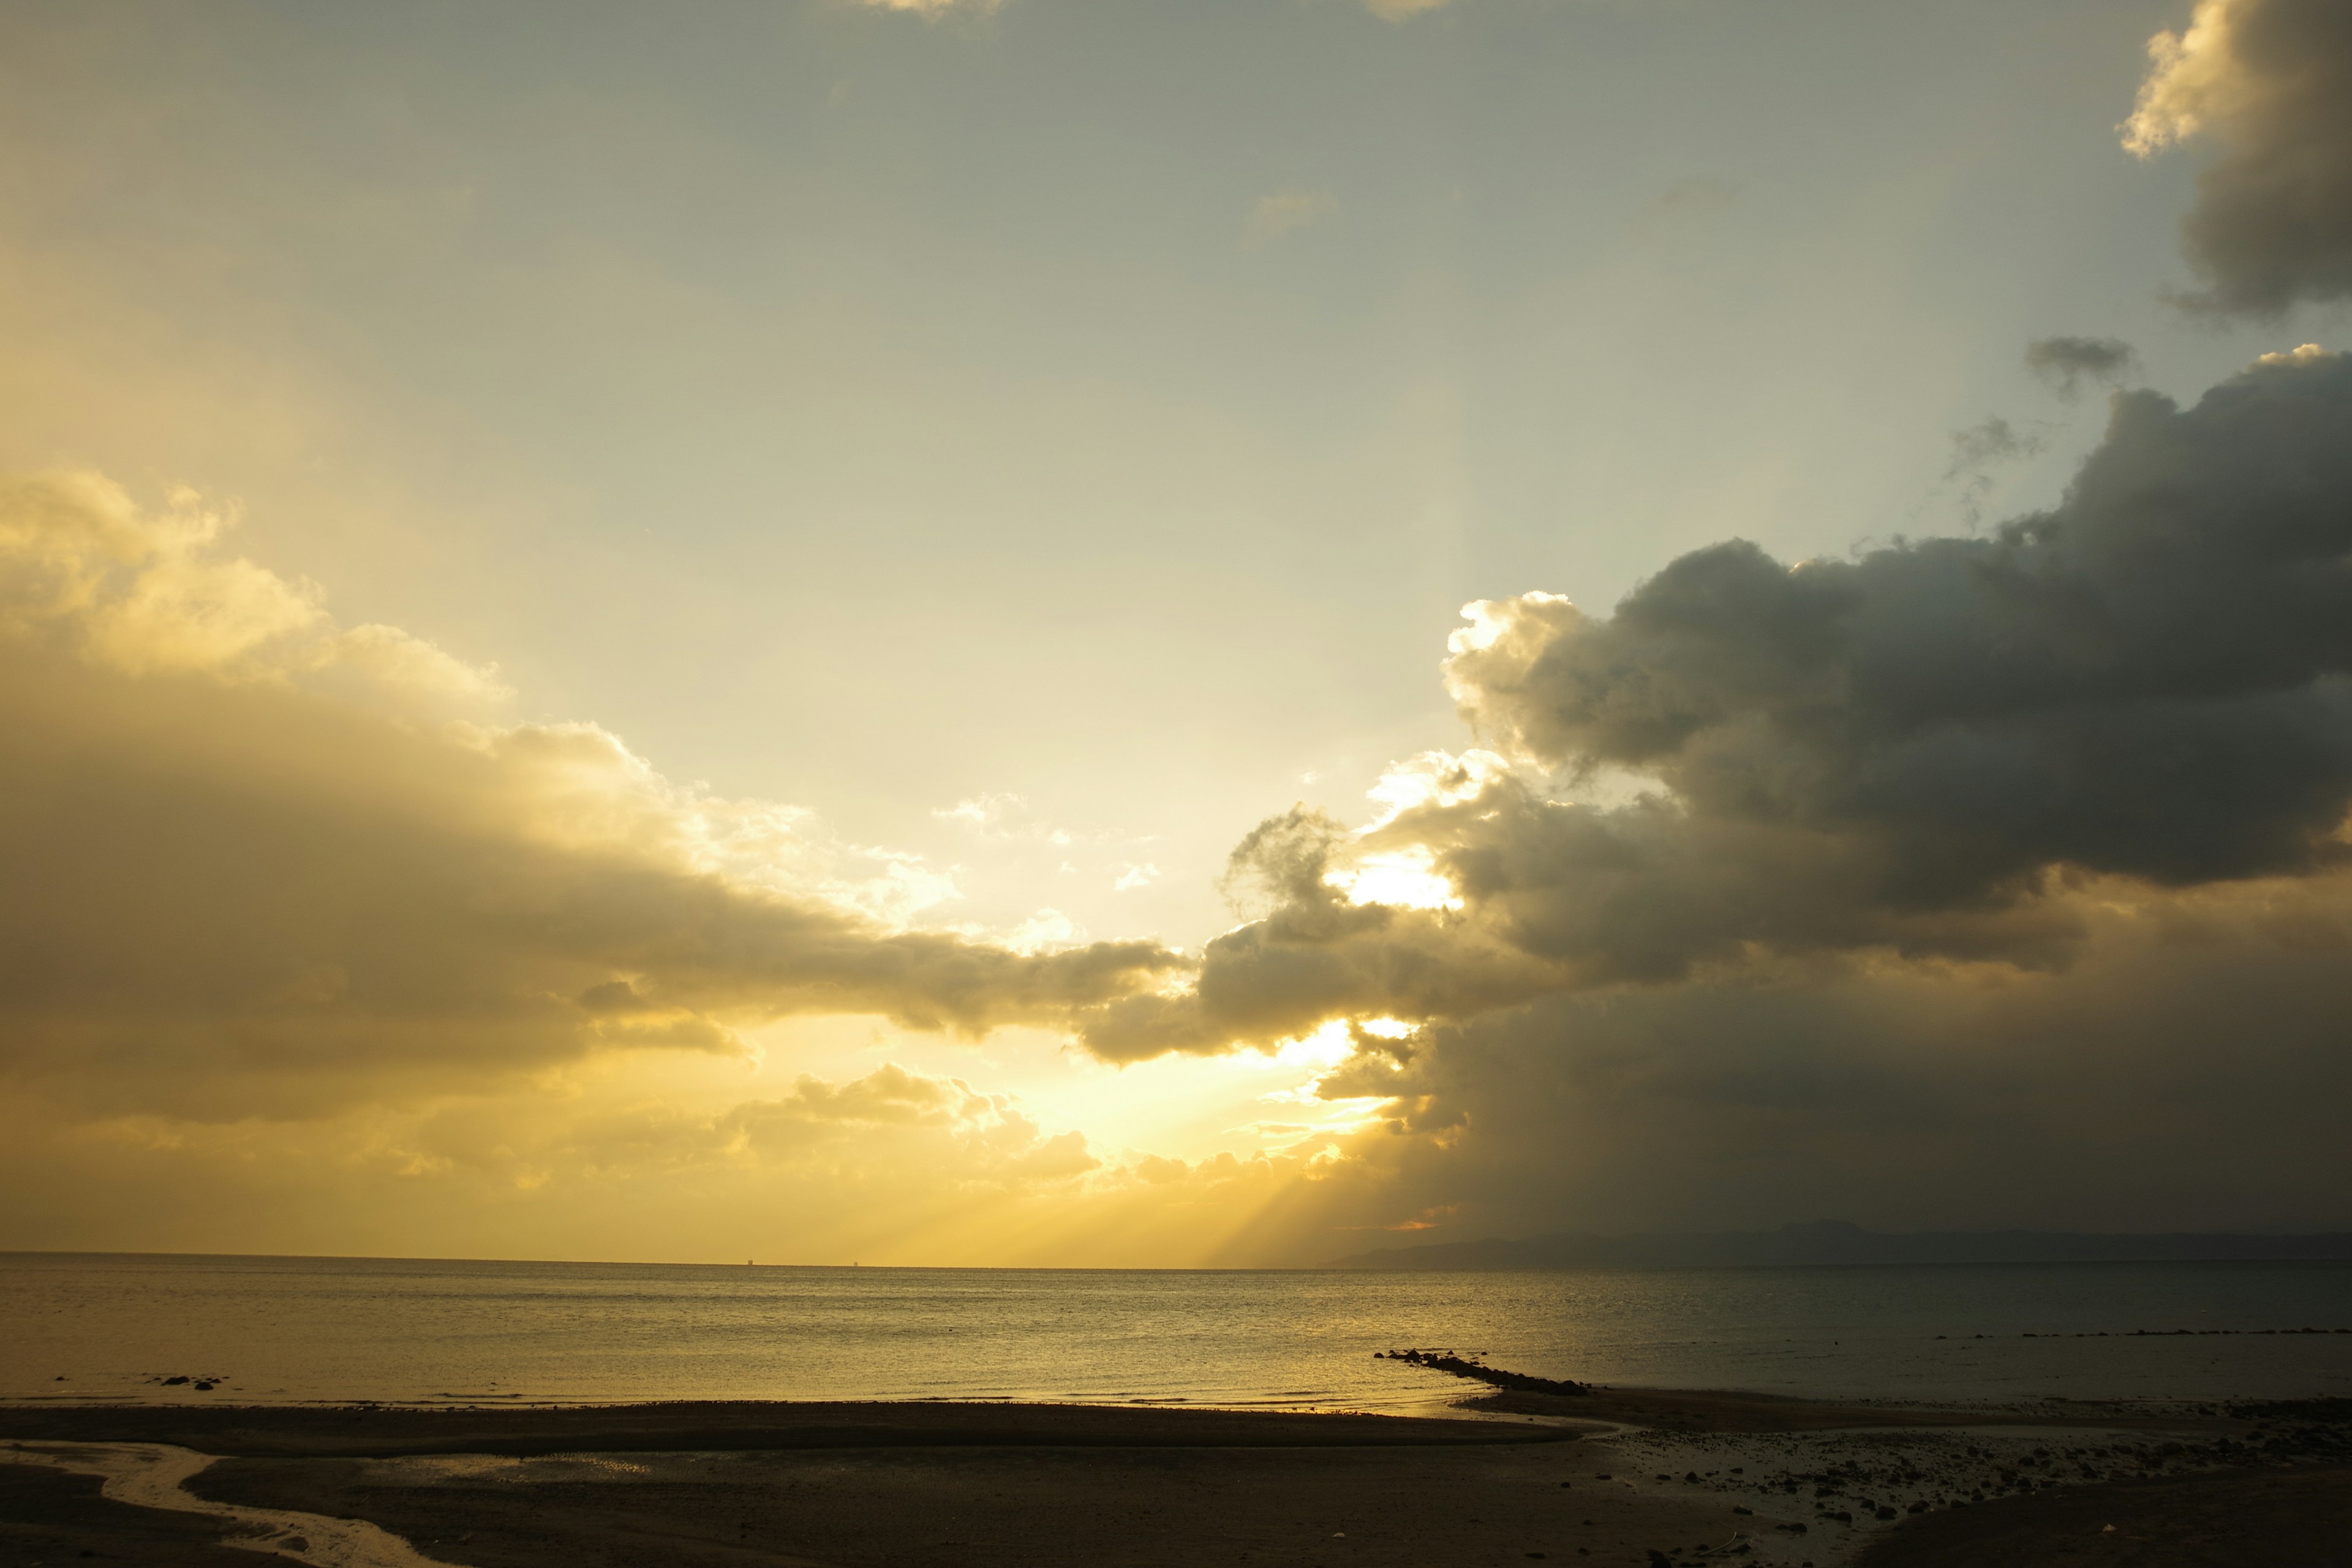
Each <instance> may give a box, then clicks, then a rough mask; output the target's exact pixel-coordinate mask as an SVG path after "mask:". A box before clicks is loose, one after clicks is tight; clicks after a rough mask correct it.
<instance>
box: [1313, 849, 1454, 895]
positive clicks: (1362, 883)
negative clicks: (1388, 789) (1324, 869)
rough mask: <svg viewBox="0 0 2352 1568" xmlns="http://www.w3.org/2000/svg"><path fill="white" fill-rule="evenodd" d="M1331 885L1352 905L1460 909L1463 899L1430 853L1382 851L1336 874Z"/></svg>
mask: <svg viewBox="0 0 2352 1568" xmlns="http://www.w3.org/2000/svg"><path fill="white" fill-rule="evenodd" d="M1328 880H1329V881H1330V884H1331V885H1332V886H1333V887H1335V888H1338V889H1340V890H1341V891H1343V892H1345V893H1346V894H1347V895H1348V901H1349V903H1351V904H1393V905H1397V906H1399V907H1401V908H1404V909H1413V910H1458V909H1460V908H1461V907H1462V896H1461V895H1460V894H1459V893H1456V892H1455V891H1454V884H1453V883H1452V882H1451V881H1449V880H1448V879H1446V878H1445V877H1444V875H1443V874H1441V873H1440V872H1439V871H1438V869H1437V866H1436V862H1435V861H1434V860H1433V859H1432V858H1431V857H1430V853H1429V851H1428V850H1426V849H1423V848H1421V847H1417V846H1416V847H1412V848H1410V849H1397V850H1383V851H1381V853H1379V854H1376V855H1367V856H1365V857H1364V858H1363V859H1362V860H1360V861H1359V862H1358V863H1357V864H1356V865H1355V866H1353V867H1351V868H1348V869H1346V870H1343V871H1335V872H1333V873H1332V874H1331V876H1330V878H1329V879H1328Z"/></svg>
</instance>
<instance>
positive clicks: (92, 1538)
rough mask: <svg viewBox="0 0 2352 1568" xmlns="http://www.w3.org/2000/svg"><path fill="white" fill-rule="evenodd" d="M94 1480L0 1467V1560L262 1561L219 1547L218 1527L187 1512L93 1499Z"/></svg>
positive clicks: (14, 1564) (240, 1567) (219, 1567)
mask: <svg viewBox="0 0 2352 1568" xmlns="http://www.w3.org/2000/svg"><path fill="white" fill-rule="evenodd" d="M98 1488H99V1479H98V1478H97V1477H96V1476H69V1475H66V1474H64V1473H63V1472H61V1471H58V1470H49V1469H38V1468H33V1467H31V1466H28V1465H0V1563H7V1564H9V1568H19V1565H22V1568H45V1565H47V1564H50V1563H58V1564H63V1563H73V1564H75V1565H76V1568H79V1565H81V1564H84V1563H93V1562H96V1563H137V1564H141V1565H142V1568H146V1565H148V1564H159V1565H169V1568H257V1564H259V1563H262V1562H263V1559H261V1558H258V1557H256V1556H255V1555H254V1554H253V1553H252V1552H243V1551H239V1550H237V1549H236V1548H234V1547H228V1546H223V1545H221V1544H219V1542H220V1539H221V1529H222V1527H221V1525H220V1524H219V1523H218V1522H217V1521H213V1520H209V1519H204V1518H200V1517H198V1516H197V1515H195V1514H189V1513H167V1512H165V1511H164V1510H162V1509H153V1508H133V1507H131V1505H130V1504H128V1503H120V1502H110V1501H109V1500H106V1499H104V1498H102V1497H100V1496H99V1495H98Z"/></svg>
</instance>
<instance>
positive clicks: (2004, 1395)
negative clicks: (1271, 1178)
mask: <svg viewBox="0 0 2352 1568" xmlns="http://www.w3.org/2000/svg"><path fill="white" fill-rule="evenodd" d="M0 1321H5V1322H6V1323H7V1324H8V1325H9V1329H10V1331H9V1333H8V1334H7V1335H6V1336H5V1340H0V1396H5V1397H6V1398H9V1399H13V1400H22V1399H39V1398H67V1399H91V1398H122V1397H131V1398H138V1399H172V1400H180V1399H189V1400H226V1401H233V1402H238V1403H254V1402H275V1401H292V1400H315V1399H324V1400H353V1399H374V1400H387V1401H404V1402H405V1401H418V1402H425V1403H432V1404H438V1403H446V1402H456V1403H463V1404H491V1403H503V1402H506V1401H509V1400H512V1401H534V1400H537V1401H612V1400H646V1399H782V1398H801V1399H807V1398H834V1399H876V1398H888V1399H917V1398H1014V1399H1052V1400H1081V1401H1089V1402H1129V1401H1150V1402H1161V1401H1165V1402H1171V1403H1175V1402H1182V1403H1196V1404H1216V1405H1347V1406H1349V1407H1352V1408H1370V1409H1387V1410H1410V1409H1425V1408H1430V1407H1433V1406H1435V1405H1441V1404H1443V1403H1444V1401H1447V1400H1451V1399H1454V1398H1457V1397H1460V1396H1461V1395H1462V1394H1464V1393H1465V1392H1468V1388H1467V1385H1465V1384H1460V1383H1456V1382H1454V1381H1453V1380H1450V1379H1446V1378H1444V1377H1442V1376H1439V1375H1438V1374H1435V1373H1426V1372H1422V1371H1419V1370H1416V1369H1413V1368H1410V1367H1404V1366H1400V1365H1398V1364H1397V1363H1391V1362H1386V1361H1377V1360H1374V1359H1373V1357H1372V1352H1375V1351H1381V1350H1388V1349H1391V1348H1396V1347H1400V1346H1404V1345H1429V1346H1444V1347H1449V1348H1453V1349H1456V1350H1460V1351H1463V1352H1486V1354H1487V1355H1488V1357H1489V1358H1490V1359H1491V1360H1493V1361H1494V1362H1495V1363H1496V1364H1499V1365H1503V1366H1508V1367H1512V1368H1515V1369H1517V1370H1521V1371H1526V1372H1532V1373H1538V1374H1541V1375H1544V1376H1549V1377H1576V1378H1582V1379H1587V1380H1591V1381H1596V1382H1601V1383H1612V1384H1651V1385H1656V1386H1679V1387H1741V1388H1751V1389H1761V1390H1769V1391H1773V1392H1780V1393H1789V1394H1844V1395H1887V1396H1894V1397H1910V1398H1960V1399H2003V1400H2005V1399H2020V1398H2029V1397H2046V1396H2052V1395H2059V1396H2067V1397H2080V1398H2090V1397H2160V1398H2189V1399H2211V1398H2217V1397H2224V1396H2229V1395H2260V1396H2290V1395H2305V1394H2345V1393H2352V1333H2347V1334H2336V1333H2329V1334H2325V1335H2308V1336H2306V1335H2285V1334H2280V1335H2261V1334H2257V1333H2254V1332H2252V1331H2259V1330H2284V1329H2296V1328H2304V1327H2313V1328H2321V1329H2330V1330H2333V1329H2338V1328H2347V1329H2352V1265H2344V1264H2242V1263H2241V1264H2177V1263H2168V1264H2084V1265H2074V1264H2025V1265H1998V1266H1981V1267H1979V1266H1951V1267H1942V1268H1727V1269H1645V1270H1631V1269H1628V1270H1604V1269H1595V1270H1577V1271H1561V1272H1533V1271H1528V1272H1498V1273H1465V1274H1436V1273H1423V1274H1413V1273H1348V1272H1318V1271H1301V1272H1276V1271H1268V1272H1193V1271H1177V1270H1170V1271H1147V1270H1055V1269H916V1268H746V1267H742V1266H734V1267H721V1266H715V1265H713V1266H692V1265H686V1266H677V1265H644V1264H566V1263H463V1262H413V1261H392V1260H372V1259H332V1258H165V1257H152V1256H133V1257H104V1256H76V1255H60V1254H15V1255H0ZM2183 1328H2186V1329H2191V1330H2196V1329H2224V1330H2236V1331H2241V1332H2239V1333H2237V1334H2233V1335H2227V1336H2225V1335H2219V1334H2209V1335H2202V1336H2193V1335H2192V1336H2188V1337H2172V1336H2169V1335H2168V1336H2167V1337H2163V1338H2156V1337H2148V1338H2132V1337H2116V1336H2129V1335H2130V1334H2131V1331H2133V1330H2136V1329H2147V1330H2151V1331H2158V1330H2162V1331H2169V1330H2174V1329H2183ZM2102 1333H2104V1334H2105V1335H2107V1336H2109V1337H2107V1338H2104V1339H2102V1338H2074V1337H2071V1336H2074V1335H2077V1334H2082V1335H2097V1334H2102ZM1979 1334H1981V1335H1984V1336H1986V1337H1985V1338H1982V1339H1978V1338H1974V1337H1972V1336H1975V1335H1979ZM2028 1334H2032V1335H2033V1336H2034V1337H2032V1338H2027V1337H2024V1336H2026V1335H2028ZM2053 1335H2057V1336H2066V1337H2058V1338H2053V1337H2050V1336H2053ZM211 1374H218V1375H219V1376H220V1377H221V1378H222V1380H223V1381H222V1382H221V1383H220V1384H219V1386H218V1387H217V1389H216V1390H215V1391H214V1392H211V1393H208V1394H198V1393H194V1392H193V1391H192V1385H189V1384H179V1385H170V1386H166V1385H164V1384H161V1383H160V1382H158V1381H157V1380H159V1379H161V1378H163V1377H166V1376H174V1375H190V1376H205V1375H211ZM60 1379H62V1381H60Z"/></svg>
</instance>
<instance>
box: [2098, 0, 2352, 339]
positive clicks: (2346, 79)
mask: <svg viewBox="0 0 2352 1568" xmlns="http://www.w3.org/2000/svg"><path fill="white" fill-rule="evenodd" d="M2148 54H2149V57H2150V60H2151V66H2150V69H2149V72H2148V76H2147V81H2146V82H2145V83H2144V84H2142V86H2141V88H2140V93H2139V100H2138V102H2137V105H2136V106H2135V107H2134V109H2133V111H2132V115H2131V118H2130V119H2129V120H2127V121H2125V122H2124V125H2123V127H2122V132H2123V138H2124V145H2125V146H2126V147H2127V148H2129V149H2130V150H2131V151H2132V152H2133V153H2137V154H2138V155H2139V156H2141V157H2143V158H2147V157H2152V156H2154V155H2155V154H2156V153H2160V152H2162V151H2163V150H2164V149H2166V148H2168V147H2170V146H2173V145H2175V144H2177V143H2180V142H2189V141H2193V140H2197V139H2200V138H2210V139H2211V140H2212V141H2214V142H2218V143H2220V146H2221V157H2220V159H2219V161H2218V162H2216V163H2213V164H2212V165H2211V166H2210V167H2209V168H2207V169H2206V170H2205V171H2204V172H2203V173H2202V174H2200V176H2199V179H2198V187H2197V188H2198V195H2197V205H2196V206H2195V208H2194V209H2192V210H2191V211H2190V212H2189V215H2188V216H2186V217H2185V218H2183V219H2182V220H2181V232H2182V237H2183V239H2184V240H2185V242H2186V244H2187V248H2188V252H2189V260H2190V262H2191V264H2192V265H2194V266H2195V267H2196V268H2197V269H2198V271H2199V272H2200V273H2201V274H2202V275H2203V276H2204V277H2205V279H2207V282H2208V284H2209V286H2210V287H2209V289H2208V290H2207V292H2206V293H2205V294H2203V295H2202V296H2200V298H2199V299H2198V300H2196V301H2195V302H2196V303H2199V304H2200V305H2202V306H2204V307H2206V308H2208V309H2210V310H2217V311H2222V312H2246V313H2252V314H2257V315H2274V314H2276V313H2277V312H2278V311H2280V310H2284V309H2285V308H2286V307H2287V306H2288V305H2290V304H2293V303H2294V301H2296V300H2335V299H2343V298H2345V297H2346V296H2347V295H2352V18H2347V15H2346V13H2345V9H2344V7H2343V6H2342V5H2338V4H2336V0H2200V3H2199V5H2198V6H2197V10H2196V14H2195V16H2193V17H2192V18H2191V20H2190V22H2189V26H2188V27H2187V28H2185V29H2184V30H2182V31H2181V32H2179V33H2171V32H2165V33H2159V34H2158V35H2157V36H2156V37H2155V38H2154V39H2152V40H2151V41H2150V42H2149V45H2148Z"/></svg>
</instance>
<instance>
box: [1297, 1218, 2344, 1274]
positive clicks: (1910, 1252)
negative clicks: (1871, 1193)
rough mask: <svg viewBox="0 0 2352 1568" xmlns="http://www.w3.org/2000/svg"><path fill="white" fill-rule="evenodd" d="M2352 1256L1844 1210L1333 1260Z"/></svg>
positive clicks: (1552, 1263)
mask: <svg viewBox="0 0 2352 1568" xmlns="http://www.w3.org/2000/svg"><path fill="white" fill-rule="evenodd" d="M2313 1258H2319V1259H2352V1232H2345V1231H2335V1232H2330V1233H2328V1234H2326V1235H2321V1236H2233V1235H2214V1236H2200V1235H2190V1234H2184V1233H2173V1234H2169V1235H2164V1236H2095V1235H2078V1234H2075V1233H2073V1232H2068V1231H2054V1230H1983V1231H1970V1230H1953V1231H1923V1232H1919V1233H1916V1234H1912V1235H1900V1234H1890V1233H1886V1232H1882V1231H1874V1230H1864V1229H1863V1228H1862V1227H1861V1226H1858V1225H1849V1224H1847V1223H1846V1222H1845V1221H1843V1220H1837V1219H1822V1220H1814V1221H1812V1222H1811V1223H1810V1224H1803V1225H1784V1226H1781V1227H1780V1229H1778V1230H1728V1231H1717V1232H1713V1233H1710V1234H1701V1235H1692V1236H1586V1235H1578V1234H1567V1235H1560V1236H1538V1237H1530V1238H1528V1240H1525V1241H1505V1240H1503V1239H1501V1238H1500V1237H1490V1238H1488V1239H1487V1240H1485V1241H1438V1242H1423V1243H1422V1244H1420V1245H1418V1246H1414V1245H1407V1246H1403V1247H1382V1248H1380V1249H1378V1250H1375V1251H1371V1252H1359V1253H1357V1254H1355V1255H1354V1256H1352V1257H1349V1258H1333V1259H1332V1260H1331V1261H1330V1262H1328V1263H1326V1264H1323V1265H1322V1266H1321V1267H1323V1268H1736V1267H1739V1266H1742V1265H1746V1266H1749V1267H1754V1266H1757V1265H1765V1264H1797V1263H1813V1264H1836V1263H1847V1264H1857V1263H2126V1262H2136V1263H2177V1262H2227V1261H2233V1260H2235V1261H2250V1260H2256V1259H2269V1260H2296V1259H2313Z"/></svg>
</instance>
